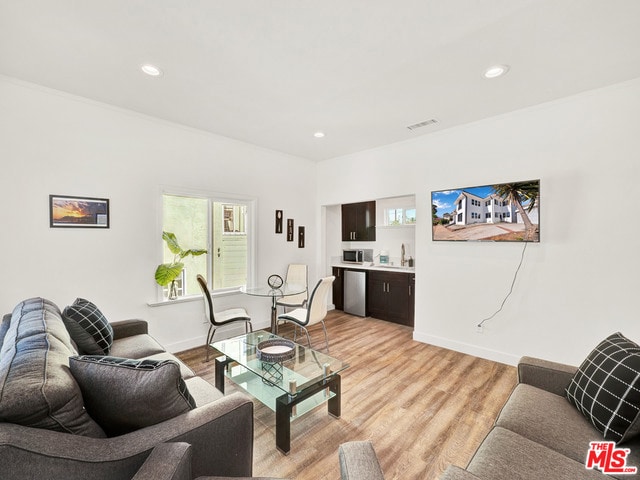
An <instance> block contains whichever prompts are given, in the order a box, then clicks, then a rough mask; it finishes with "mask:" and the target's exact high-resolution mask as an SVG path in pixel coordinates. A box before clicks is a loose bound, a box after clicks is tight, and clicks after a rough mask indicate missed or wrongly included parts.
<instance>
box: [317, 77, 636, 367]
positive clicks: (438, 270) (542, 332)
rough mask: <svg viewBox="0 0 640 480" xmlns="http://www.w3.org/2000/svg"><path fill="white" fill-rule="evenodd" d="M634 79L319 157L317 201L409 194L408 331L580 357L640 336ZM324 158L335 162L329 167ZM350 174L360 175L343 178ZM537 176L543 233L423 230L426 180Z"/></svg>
mask: <svg viewBox="0 0 640 480" xmlns="http://www.w3.org/2000/svg"><path fill="white" fill-rule="evenodd" d="M638 112H640V79H637V80H634V81H631V82H626V83H623V84H618V85H615V86H612V87H609V88H605V89H601V90H595V91H591V92H587V93H585V94H581V95H578V96H575V97H570V98H566V99H563V100H560V101H556V102H553V103H548V104H544V105H540V106H537V107H534V108H529V109H525V110H521V111H517V112H514V113H511V114H507V115H503V116H500V117H494V118H490V119H487V120H484V121H480V122H476V123H473V124H468V125H464V126H461V127H458V128H452V129H449V130H445V131H441V132H438V133H434V134H431V135H426V136H421V137H418V138H416V139H415V140H412V141H407V142H402V143H398V144H393V145H389V146H386V147H383V148H379V149H375V150H371V151H367V152H362V153H359V154H355V155H350V156H346V157H341V158H336V159H332V160H328V161H325V162H322V163H321V164H320V168H319V180H318V202H319V203H320V204H321V205H330V204H338V203H343V202H352V201H359V200H362V199H369V198H381V197H390V196H397V195H404V194H414V193H415V195H416V201H417V207H418V212H417V215H418V225H417V227H416V246H415V256H416V259H417V264H416V292H417V294H416V323H415V331H414V338H416V339H417V340H421V341H424V342H428V343H433V344H437V345H441V346H445V347H450V348H454V349H457V350H460V351H464V352H468V353H472V354H475V355H479V356H483V357H486V358H491V359H495V360H499V361H503V362H507V363H512V364H513V363H515V362H516V361H517V359H518V358H519V357H520V356H521V355H534V356H541V357H543V358H548V359H552V360H557V361H564V362H569V363H574V364H575V363H579V362H580V361H581V360H582V359H583V358H584V357H585V356H586V355H587V353H588V352H589V351H590V350H591V348H592V347H593V346H595V344H596V343H597V342H598V341H599V340H600V339H601V338H603V337H604V336H606V335H608V334H610V333H612V332H614V331H621V332H623V333H624V334H626V335H627V336H629V337H631V338H633V339H635V340H637V341H640V322H638V308H637V295H638V294H637V291H638V285H639V282H638V279H637V275H638V272H639V271H640V253H639V249H638V236H639V234H640V222H639V221H638V219H637V218H633V219H628V217H626V216H623V215H621V214H620V212H623V211H630V210H631V211H636V210H637V205H638V204H637V201H636V198H637V195H636V191H637V189H638V186H639V183H638V182H639V180H640V175H639V174H640V135H639V134H638V132H639V124H638ZM335 172H340V175H336V174H335ZM353 178H358V179H359V181H358V182H357V184H354V182H353ZM535 178H539V179H540V180H541V186H540V188H541V194H540V196H541V209H540V216H541V218H540V221H541V226H540V231H541V243H539V244H529V245H528V247H527V250H526V252H525V257H524V263H523V265H522V268H521V270H520V273H519V275H518V278H517V281H516V284H515V288H514V291H513V294H512V295H511V297H510V298H509V299H508V301H507V302H506V304H505V306H504V309H503V310H502V311H501V312H500V313H499V314H497V315H496V316H495V317H494V318H493V319H492V320H489V321H487V322H486V323H485V328H484V333H482V334H479V333H476V325H477V324H478V323H479V321H481V320H482V319H483V318H485V317H488V316H490V315H491V314H492V313H494V312H495V311H496V310H497V309H498V307H499V306H500V303H501V302H502V300H503V299H504V297H505V295H506V294H507V292H508V291H509V287H510V285H511V281H512V278H513V274H514V272H515V269H516V266H517V264H518V262H519V260H520V256H521V252H522V248H523V244H504V243H452V242H433V241H432V240H431V231H430V216H431V207H430V192H431V191H433V190H441V189H447V188H455V187H466V186H473V185H484V184H491V183H500V182H506V181H518V180H529V179H535Z"/></svg>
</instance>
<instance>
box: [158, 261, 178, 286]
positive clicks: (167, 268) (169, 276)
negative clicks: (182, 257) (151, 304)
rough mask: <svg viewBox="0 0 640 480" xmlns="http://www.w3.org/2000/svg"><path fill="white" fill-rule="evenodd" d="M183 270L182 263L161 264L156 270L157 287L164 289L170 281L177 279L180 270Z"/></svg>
mask: <svg viewBox="0 0 640 480" xmlns="http://www.w3.org/2000/svg"><path fill="white" fill-rule="evenodd" d="M183 268H184V263H181V262H178V263H163V264H162V265H158V268H156V275H155V277H156V282H157V283H158V285H160V286H162V287H166V286H167V285H169V284H170V283H171V281H172V280H175V279H176V278H178V276H179V275H180V273H182V269H183Z"/></svg>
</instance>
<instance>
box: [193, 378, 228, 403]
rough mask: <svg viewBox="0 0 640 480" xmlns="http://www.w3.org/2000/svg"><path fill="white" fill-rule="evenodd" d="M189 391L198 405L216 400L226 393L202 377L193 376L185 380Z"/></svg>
mask: <svg viewBox="0 0 640 480" xmlns="http://www.w3.org/2000/svg"><path fill="white" fill-rule="evenodd" d="M184 383H186V384H187V388H188V389H189V393H190V394H191V396H192V397H193V399H194V400H195V402H196V405H197V406H198V407H201V406H203V405H206V404H207V403H212V402H215V401H216V400H220V399H221V398H222V397H224V394H223V393H222V392H221V391H220V390H218V389H217V388H216V387H214V386H213V385H211V384H210V383H209V382H207V381H206V380H205V379H204V378H202V377H191V378H188V379H186V380H185V381H184Z"/></svg>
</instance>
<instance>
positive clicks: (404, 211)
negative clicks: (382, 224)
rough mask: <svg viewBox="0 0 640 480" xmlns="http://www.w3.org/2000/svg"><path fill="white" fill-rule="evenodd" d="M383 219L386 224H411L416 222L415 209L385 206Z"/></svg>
mask: <svg viewBox="0 0 640 480" xmlns="http://www.w3.org/2000/svg"><path fill="white" fill-rule="evenodd" d="M385 220H386V224H387V225H413V224H415V223H416V209H415V208H387V209H386V210H385Z"/></svg>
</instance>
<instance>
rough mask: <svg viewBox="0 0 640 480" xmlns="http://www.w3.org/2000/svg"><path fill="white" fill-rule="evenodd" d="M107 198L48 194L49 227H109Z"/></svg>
mask: <svg viewBox="0 0 640 480" xmlns="http://www.w3.org/2000/svg"><path fill="white" fill-rule="evenodd" d="M109 225H110V218H109V199H108V198H96V197H77V196H70V195H49V227H51V228H109Z"/></svg>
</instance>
